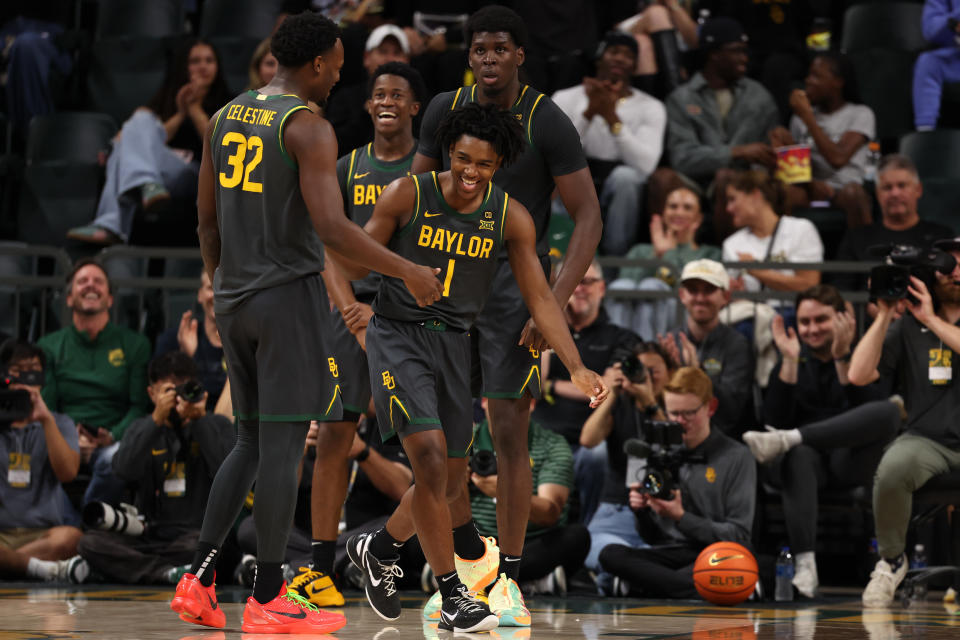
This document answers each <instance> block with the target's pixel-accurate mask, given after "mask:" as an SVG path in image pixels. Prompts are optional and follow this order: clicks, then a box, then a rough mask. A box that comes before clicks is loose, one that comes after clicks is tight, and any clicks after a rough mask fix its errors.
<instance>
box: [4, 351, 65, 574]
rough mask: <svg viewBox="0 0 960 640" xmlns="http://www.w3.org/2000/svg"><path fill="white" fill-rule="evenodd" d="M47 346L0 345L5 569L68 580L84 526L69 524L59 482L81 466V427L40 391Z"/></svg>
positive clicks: (17, 572)
mask: <svg viewBox="0 0 960 640" xmlns="http://www.w3.org/2000/svg"><path fill="white" fill-rule="evenodd" d="M45 362H46V358H45V355H44V353H43V350H42V349H40V348H39V347H36V346H34V345H32V344H29V343H27V342H21V341H17V340H12V339H11V340H7V341H6V342H4V343H3V345H2V346H0V367H2V374H3V377H0V387H2V388H0V459H3V460H4V462H5V464H4V465H3V466H4V467H6V469H5V473H3V474H2V475H0V577H4V578H13V579H18V578H24V577H26V578H33V579H39V580H50V581H52V580H61V581H63V580H66V579H68V575H67V573H68V570H69V566H68V563H67V559H68V558H70V557H71V556H73V555H74V554H75V553H76V549H77V540H78V539H79V538H80V535H81V532H80V529H77V528H76V527H71V526H65V524H64V517H63V516H64V514H63V508H64V504H65V501H64V494H63V489H62V488H61V483H64V482H70V481H71V480H73V478H74V477H76V475H77V469H79V467H80V450H79V446H78V444H77V428H76V426H75V425H74V423H73V420H71V419H70V418H69V416H66V415H64V414H62V413H52V412H51V411H50V409H49V408H47V405H46V403H44V401H43V396H41V395H40V389H41V388H42V387H43V377H44V375H43V374H44V365H45Z"/></svg>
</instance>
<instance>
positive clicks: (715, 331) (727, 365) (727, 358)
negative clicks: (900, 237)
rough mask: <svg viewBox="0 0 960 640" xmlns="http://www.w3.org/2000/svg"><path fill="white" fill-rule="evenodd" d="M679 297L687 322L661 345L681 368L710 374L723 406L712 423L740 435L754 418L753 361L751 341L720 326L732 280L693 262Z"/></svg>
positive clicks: (716, 267)
mask: <svg viewBox="0 0 960 640" xmlns="http://www.w3.org/2000/svg"><path fill="white" fill-rule="evenodd" d="M679 296H680V304H682V305H683V306H684V308H685V309H686V310H687V313H686V320H685V321H684V323H683V324H682V325H681V326H680V327H679V328H678V329H676V330H674V331H671V332H670V333H668V334H666V335H665V336H657V337H658V339H659V341H660V344H661V345H662V346H663V348H664V349H665V350H666V351H667V353H669V354H670V356H671V358H673V360H674V361H675V362H676V363H677V364H678V365H680V366H687V367H699V368H701V369H703V370H704V371H706V373H707V375H708V376H710V382H711V383H713V389H714V394H715V395H716V397H717V400H718V401H719V403H720V406H719V408H718V409H717V413H716V415H715V416H714V418H713V423H714V424H715V425H716V426H717V428H719V429H721V430H723V432H724V433H727V434H736V433H739V432H740V431H741V430H742V428H743V424H744V421H745V420H746V419H749V416H748V413H749V412H748V409H749V407H750V406H751V404H750V398H751V389H753V380H754V356H753V348H752V346H751V345H750V341H749V340H747V339H746V338H745V337H744V336H743V335H742V334H741V333H740V332H738V331H737V330H736V329H734V328H733V327H730V326H728V325H725V324H723V323H722V322H720V311H721V310H722V309H723V308H724V307H726V306H727V305H728V304H729V303H730V276H729V275H728V274H727V271H726V269H724V268H723V265H722V264H720V263H719V262H717V261H715V260H708V259H706V258H704V259H701V260H694V261H692V262H688V263H687V264H686V265H685V266H684V267H683V271H682V272H681V274H680V291H679Z"/></svg>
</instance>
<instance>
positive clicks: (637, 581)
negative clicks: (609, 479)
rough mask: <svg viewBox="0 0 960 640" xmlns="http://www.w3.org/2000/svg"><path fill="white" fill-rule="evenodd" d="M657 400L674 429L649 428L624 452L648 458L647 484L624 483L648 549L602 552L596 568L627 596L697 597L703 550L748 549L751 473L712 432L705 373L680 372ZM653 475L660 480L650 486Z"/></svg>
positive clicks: (738, 449)
mask: <svg viewBox="0 0 960 640" xmlns="http://www.w3.org/2000/svg"><path fill="white" fill-rule="evenodd" d="M663 396H664V398H663V399H664V403H665V404H666V416H667V418H668V419H669V420H672V421H675V422H668V423H656V422H654V423H650V422H647V423H646V424H645V426H644V431H645V433H644V436H645V440H646V442H636V441H635V442H631V443H630V444H628V445H627V447H628V448H630V449H633V450H634V451H635V452H636V453H638V454H639V453H646V465H645V471H643V472H640V474H637V477H639V476H640V475H641V474H642V475H643V476H644V477H645V481H644V482H643V484H641V483H640V482H636V481H633V478H632V477H631V478H630V479H631V483H630V495H629V504H630V508H631V509H633V510H634V511H635V512H636V527H637V531H638V532H639V535H640V536H641V537H642V538H643V539H644V540H646V541H647V543H648V544H649V545H651V546H648V547H647V548H642V549H638V548H636V547H635V546H633V545H628V544H612V545H607V546H605V547H604V548H603V550H602V551H601V552H600V565H601V566H602V567H603V569H604V571H606V572H609V573H611V574H613V575H614V576H616V577H618V578H620V579H621V580H622V581H625V583H626V584H627V585H628V587H627V590H628V592H630V593H636V594H642V595H643V596H644V597H650V598H695V597H697V592H696V590H695V589H694V586H693V563H694V561H695V560H696V559H697V556H698V555H699V554H700V552H701V551H702V550H703V549H704V548H705V547H707V546H708V545H710V544H713V543H714V542H719V541H721V540H726V541H732V542H738V543H740V544H743V545H747V546H749V545H750V536H751V529H752V526H753V512H754V506H755V500H756V481H757V477H756V473H757V466H756V463H755V462H754V461H753V458H751V456H750V452H749V451H748V450H747V448H746V447H744V446H743V445H741V444H740V443H738V442H736V441H734V440H732V439H731V438H729V437H728V436H726V435H724V434H723V433H722V432H721V431H718V430H716V429H712V428H711V426H710V418H711V416H713V414H714V413H715V412H716V410H717V400H716V398H714V397H713V385H712V384H711V383H710V378H708V377H707V375H706V374H705V373H704V372H703V371H701V370H700V369H695V368H693V367H683V368H681V369H680V370H679V371H677V372H676V373H675V374H674V375H673V377H672V378H671V379H670V382H669V383H668V384H667V387H666V389H665V390H664V394H663ZM668 443H669V444H668ZM631 467H633V465H631ZM657 472H659V473H657ZM668 474H669V475H668ZM654 476H659V478H658V480H660V481H659V482H651V480H652V479H653V477H654ZM674 479H675V480H674ZM658 485H659V486H658Z"/></svg>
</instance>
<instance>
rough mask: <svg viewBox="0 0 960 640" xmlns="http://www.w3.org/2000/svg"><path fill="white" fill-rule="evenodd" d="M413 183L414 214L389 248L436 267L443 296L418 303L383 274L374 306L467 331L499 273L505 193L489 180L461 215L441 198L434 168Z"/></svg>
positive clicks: (398, 282) (380, 310) (401, 317)
mask: <svg viewBox="0 0 960 640" xmlns="http://www.w3.org/2000/svg"><path fill="white" fill-rule="evenodd" d="M413 181H414V184H415V185H416V188H417V202H416V207H415V209H414V211H413V216H412V217H411V218H410V221H409V222H407V224H406V225H404V227H403V228H402V229H399V230H397V231H396V233H394V235H393V238H391V239H390V243H389V245H388V246H389V248H390V249H391V250H392V251H394V252H396V253H397V254H399V255H401V256H403V257H404V258H407V259H408V260H411V261H412V262H415V263H417V264H423V265H427V266H430V267H440V269H441V271H440V274H439V276H438V277H439V278H440V280H441V281H442V282H443V296H442V297H441V298H440V300H439V301H438V302H435V303H434V304H432V305H430V306H429V307H418V306H417V302H416V300H414V298H413V296H412V295H410V292H409V291H407V288H406V287H405V286H404V284H403V281H402V280H398V279H396V278H391V277H388V276H384V277H383V279H382V280H381V283H380V291H379V292H378V293H377V299H376V300H375V301H374V303H373V310H374V311H375V312H376V313H378V314H379V315H382V316H384V317H386V318H390V319H393V320H400V321H403V322H426V323H428V324H429V325H430V327H433V328H443V326H444V325H446V326H449V327H452V328H456V329H459V330H462V331H466V330H467V329H469V328H470V326H471V325H472V324H473V320H474V318H476V316H477V314H478V313H480V310H481V309H483V305H484V303H485V302H486V300H487V296H488V295H489V293H490V287H491V286H492V284H493V279H494V276H495V275H496V273H497V267H498V265H499V262H498V260H497V258H498V254H499V253H500V249H501V247H502V246H503V233H504V224H505V223H506V217H507V203H508V201H509V196H508V195H507V194H506V193H505V192H504V191H503V189H501V188H499V187H497V186H496V185H494V184H493V183H492V182H491V183H490V184H488V185H487V193H486V196H485V197H484V199H483V202H482V203H481V204H480V206H479V207H478V208H477V210H476V211H473V212H472V213H460V212H459V211H456V210H455V209H453V207H451V206H450V205H448V204H447V202H446V200H444V198H443V194H442V193H441V192H440V182H439V178H438V177H437V173H436V172H435V171H433V172H430V173H422V174H420V175H416V176H413ZM428 328H429V327H428Z"/></svg>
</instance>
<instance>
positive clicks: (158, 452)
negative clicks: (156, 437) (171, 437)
mask: <svg viewBox="0 0 960 640" xmlns="http://www.w3.org/2000/svg"><path fill="white" fill-rule="evenodd" d="M166 452H167V450H166V449H150V453H152V454H153V455H155V456H161V455H163V454H165V453H166Z"/></svg>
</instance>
